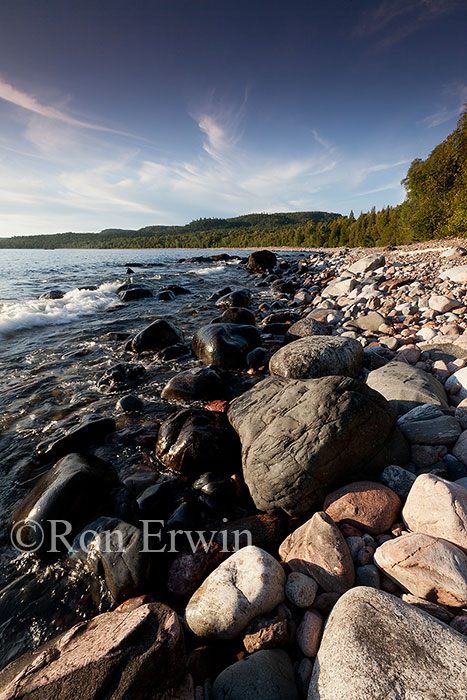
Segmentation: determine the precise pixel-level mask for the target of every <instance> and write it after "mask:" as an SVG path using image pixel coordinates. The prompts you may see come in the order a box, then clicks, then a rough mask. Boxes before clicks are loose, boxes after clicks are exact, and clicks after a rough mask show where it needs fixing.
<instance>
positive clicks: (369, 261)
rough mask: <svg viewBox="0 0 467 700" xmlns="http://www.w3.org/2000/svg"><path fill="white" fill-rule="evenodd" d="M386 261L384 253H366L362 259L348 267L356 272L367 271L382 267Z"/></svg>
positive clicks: (350, 270)
mask: <svg viewBox="0 0 467 700" xmlns="http://www.w3.org/2000/svg"><path fill="white" fill-rule="evenodd" d="M385 262H386V260H385V258H384V255H379V254H378V253H373V254H372V255H366V256H365V257H364V258H360V260H357V262H354V264H353V265H351V266H350V267H349V268H348V271H349V272H353V273H354V274H359V273H365V272H369V271H370V270H376V269H378V267H382V266H383V265H384V264H385Z"/></svg>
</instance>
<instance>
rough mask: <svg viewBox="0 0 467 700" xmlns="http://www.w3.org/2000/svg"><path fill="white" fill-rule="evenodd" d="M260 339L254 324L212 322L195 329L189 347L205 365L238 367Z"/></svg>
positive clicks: (243, 362) (241, 365)
mask: <svg viewBox="0 0 467 700" xmlns="http://www.w3.org/2000/svg"><path fill="white" fill-rule="evenodd" d="M260 340H261V338H260V334H259V331H258V330H257V329H256V328H255V327H254V326H249V325H247V326H244V325H239V324H235V323H212V324H210V325H208V326H203V327H202V328H199V329H198V330H197V331H196V333H195V335H194V336H193V342H192V345H191V347H192V350H193V352H194V353H195V355H196V357H197V358H198V359H199V360H201V362H203V364H205V365H208V366H209V365H215V366H218V367H228V368H229V367H231V368H238V367H243V366H244V364H245V358H246V356H247V355H248V353H249V352H250V350H253V349H254V348H256V347H257V346H258V345H259V344H260Z"/></svg>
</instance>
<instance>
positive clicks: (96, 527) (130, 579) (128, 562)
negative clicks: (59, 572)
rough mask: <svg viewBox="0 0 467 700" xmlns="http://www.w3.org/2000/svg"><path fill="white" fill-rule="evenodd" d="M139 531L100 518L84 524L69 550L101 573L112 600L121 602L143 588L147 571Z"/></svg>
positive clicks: (76, 558) (74, 557) (73, 557)
mask: <svg viewBox="0 0 467 700" xmlns="http://www.w3.org/2000/svg"><path fill="white" fill-rule="evenodd" d="M143 550H144V541H143V533H142V531H141V530H140V529H139V528H137V527H135V526H134V525H130V523H125V522H123V521H122V520H119V519H118V518H107V517H101V518H98V520H95V521H94V522H92V523H89V524H88V525H86V527H85V528H84V530H83V531H82V532H81V533H79V534H78V535H77V536H76V538H75V540H74V542H73V548H72V550H71V552H70V557H71V559H74V560H80V561H83V562H85V564H86V565H87V566H88V568H89V569H90V570H91V571H92V572H94V573H95V574H96V575H100V574H101V573H102V575H103V577H104V578H105V582H106V585H107V588H108V589H109V591H110V594H111V595H112V597H113V599H114V600H115V601H117V602H122V601H124V600H126V599H127V598H129V597H131V596H133V595H135V594H137V593H138V592H139V591H140V590H141V589H142V587H143V585H144V583H145V581H146V578H147V575H148V571H149V559H148V554H147V553H145V552H144V551H143Z"/></svg>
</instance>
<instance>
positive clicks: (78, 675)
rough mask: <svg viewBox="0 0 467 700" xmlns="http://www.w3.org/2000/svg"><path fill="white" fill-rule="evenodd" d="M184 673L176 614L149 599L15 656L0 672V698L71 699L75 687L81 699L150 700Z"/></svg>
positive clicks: (110, 613) (174, 682) (180, 635)
mask: <svg viewBox="0 0 467 700" xmlns="http://www.w3.org/2000/svg"><path fill="white" fill-rule="evenodd" d="M45 666H46V670H45V668H44V667H45ZM184 676H185V650H184V644H183V634H182V629H181V625H180V622H179V620H178V618H177V615H176V614H175V613H174V611H173V610H171V609H170V608H168V607H167V606H166V605H162V604H161V603H149V604H146V605H141V606H139V607H137V608H136V609H133V610H130V611H128V612H117V611H114V612H109V613H103V614H102V615H98V616H97V617H95V618H94V619H92V620H90V621H88V622H81V623H79V624H78V625H75V627H72V628H71V629H70V630H68V632H65V633H64V634H62V635H61V636H59V637H57V638H56V639H54V640H53V641H52V642H50V643H48V644H46V645H44V646H43V647H40V648H39V649H38V650H37V651H36V652H35V653H34V654H26V655H25V656H23V657H21V658H19V659H18V660H17V661H14V662H13V663H11V664H10V665H9V666H8V667H7V668H6V669H4V670H3V671H1V672H0V687H1V688H2V691H1V692H0V697H1V698H2V700H7V699H10V700H12V699H13V698H19V697H21V698H24V699H25V700H26V699H30V700H42V698H44V699H46V698H47V699H48V698H54V700H70V698H74V697H77V695H76V693H77V691H78V690H79V697H80V698H81V700H96V698H98V697H102V698H104V697H112V700H130V699H132V698H134V699H136V698H138V699H140V700H151V699H152V698H153V697H154V694H155V693H157V692H163V691H165V690H166V689H167V688H170V687H172V686H174V685H177V684H178V683H179V682H180V681H181V680H182V678H183V677H184ZM109 693H111V695H109Z"/></svg>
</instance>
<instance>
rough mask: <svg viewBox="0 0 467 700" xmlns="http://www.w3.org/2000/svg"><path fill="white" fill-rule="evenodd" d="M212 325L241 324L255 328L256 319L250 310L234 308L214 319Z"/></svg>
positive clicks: (239, 307)
mask: <svg viewBox="0 0 467 700" xmlns="http://www.w3.org/2000/svg"><path fill="white" fill-rule="evenodd" d="M211 323H239V324H240V325H245V326H255V325H256V319H255V315H254V313H253V312H252V311H250V310H249V309H245V308H242V307H241V306H232V307H231V308H230V309H226V310H225V311H224V312H223V313H222V314H221V315H220V316H217V317H216V318H215V319H213V320H212V321H211Z"/></svg>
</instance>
